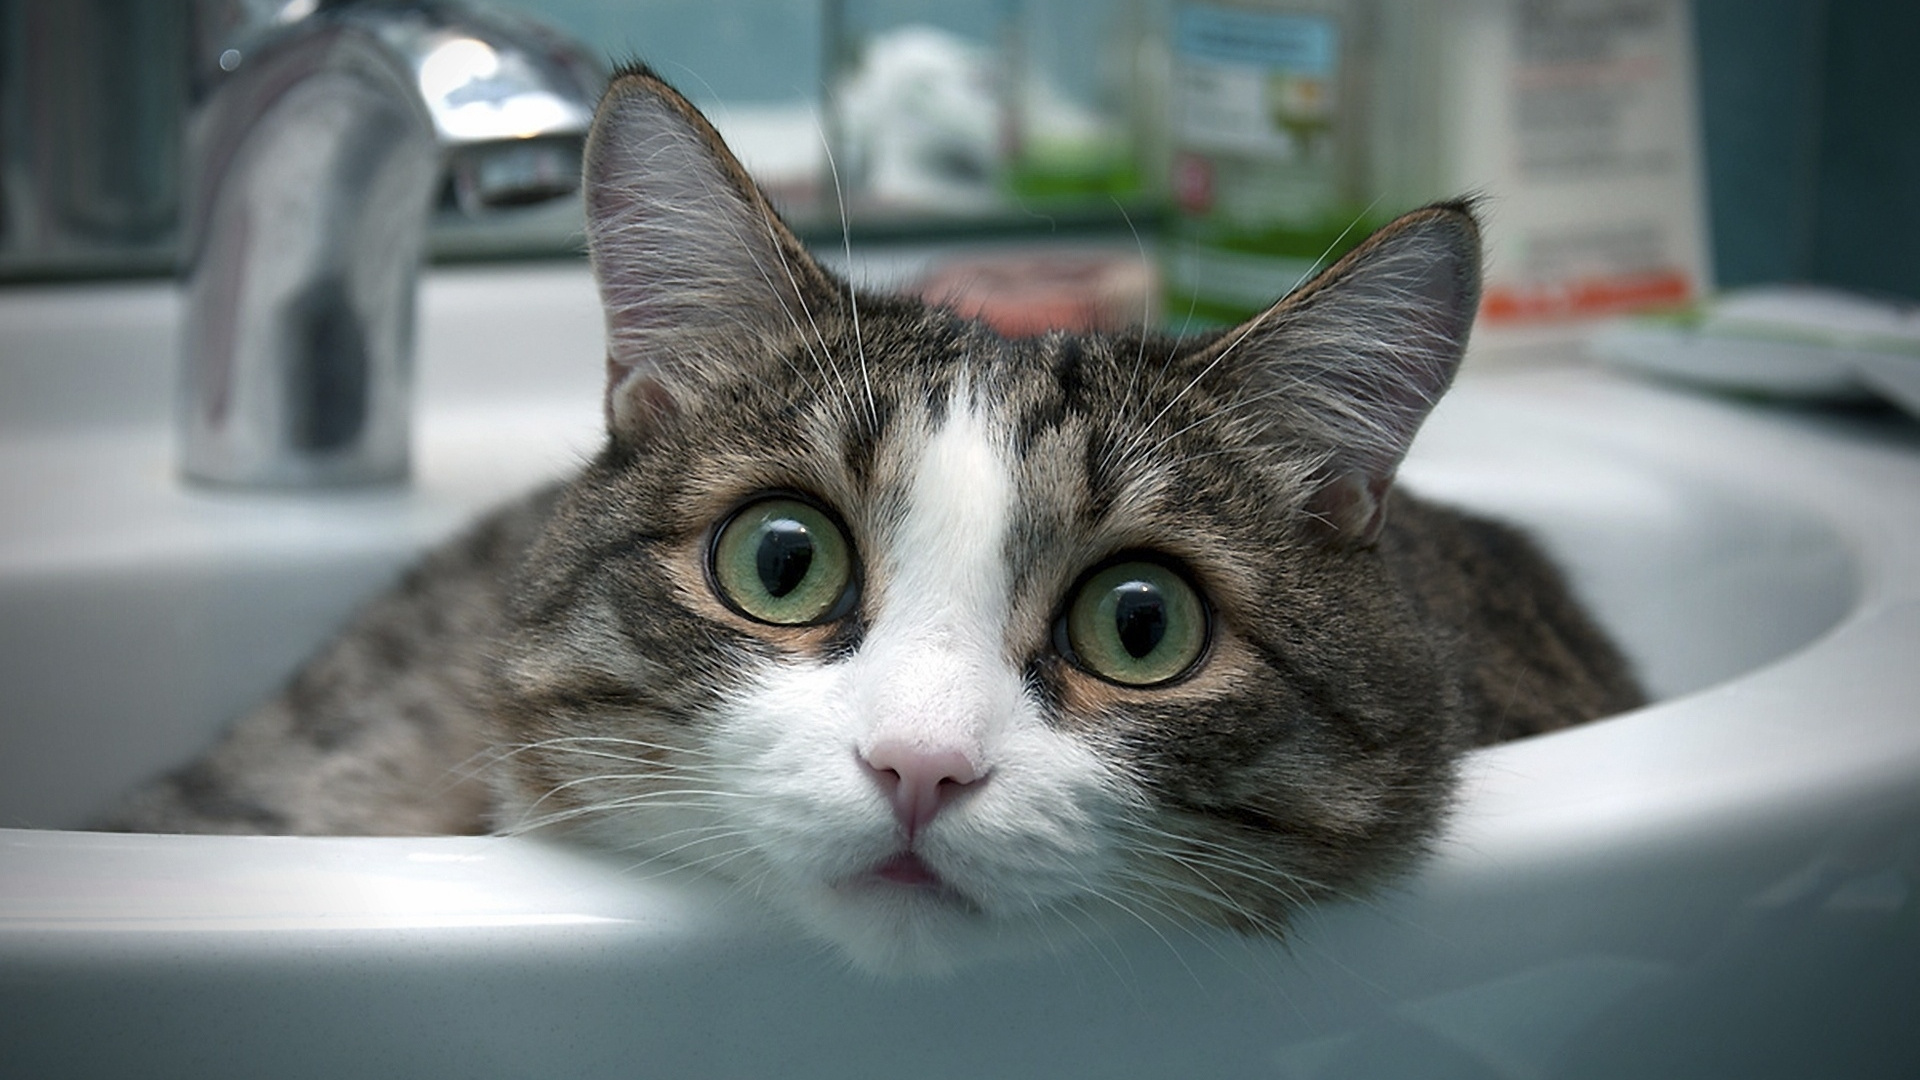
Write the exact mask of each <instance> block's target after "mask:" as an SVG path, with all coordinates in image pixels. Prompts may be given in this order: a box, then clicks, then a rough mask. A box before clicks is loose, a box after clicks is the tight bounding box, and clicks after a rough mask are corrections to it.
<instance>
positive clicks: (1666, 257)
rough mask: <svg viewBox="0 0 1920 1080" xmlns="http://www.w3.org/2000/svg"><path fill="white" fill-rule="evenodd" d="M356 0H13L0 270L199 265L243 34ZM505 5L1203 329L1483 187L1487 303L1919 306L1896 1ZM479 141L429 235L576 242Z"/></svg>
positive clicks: (823, 174)
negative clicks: (1803, 291) (1755, 296)
mask: <svg viewBox="0 0 1920 1080" xmlns="http://www.w3.org/2000/svg"><path fill="white" fill-rule="evenodd" d="M355 6H358V7H368V6H371V7H382V6H386V7H392V6H395V5H390V4H382V3H380V2H379V0H373V2H372V3H371V4H360V5H352V4H346V5H342V4H336V3H326V2H316V0H291V2H288V0H197V2H196V0H5V2H4V3H0V203H3V204H4V213H3V214H0V280H4V281H9V282H30V281H47V280H59V279H68V278H76V277H81V278H98V277H127V276H155V275H168V274H173V273H176V272H177V271H178V270H179V268H180V266H181V263H182V260H183V258H184V257H185V256H184V255H183V253H182V250H181V246H182V245H181V236H182V234H183V228H184V225H183V223H184V221H185V219H186V214H187V211H186V208H185V207H186V202H187V199H186V195H185V193H186V192H187V191H188V190H189V188H190V186H191V180H190V175H191V171H192V169H193V167H194V166H193V151H192V135H191V131H192V129H193V126H194V123H195V117H196V114H197V111H198V110H200V109H202V108H203V107H204V105H205V102H206V101H207V100H208V98H209V97H211V96H212V95H213V91H214V90H215V89H216V88H217V87H218V85H219V82H220V80H221V79H222V78H224V77H226V76H227V75H228V74H229V72H230V70H231V69H230V67H229V65H232V66H239V65H240V64H241V63H242V61H243V59H244V56H245V55H246V54H247V52H248V50H249V49H251V48H253V47H254V45H255V44H256V43H258V42H260V41H263V40H268V39H269V38H270V37H271V35H272V34H273V33H277V32H280V31H282V30H284V28H285V27H287V26H291V25H294V24H297V23H299V22H300V21H301V20H303V19H312V18H316V17H322V16H325V15H327V14H328V13H329V12H334V11H338V10H340V9H342V8H346V7H355ZM416 6H421V5H416ZM425 6H434V5H425ZM439 6H445V5H439ZM490 7H492V8H494V9H496V10H498V9H505V10H506V11H507V12H508V13H510V14H512V15H514V16H523V17H526V18H530V19H532V20H535V21H537V22H538V23H540V24H544V26H545V27H546V28H548V29H550V30H551V31H552V32H553V34H554V35H555V38H554V40H556V41H559V40H568V41H571V42H573V43H575V45H577V47H578V48H579V49H580V50H581V51H582V53H583V54H585V55H587V56H589V57H590V58H591V61H592V62H593V64H595V65H598V66H599V70H601V71H602V72H604V70H606V68H607V67H608V66H610V65H612V64H617V63H623V62H627V61H630V60H635V59H639V60H644V61H645V62H647V63H649V64H651V65H652V66H653V67H655V68H656V69H657V70H659V71H660V72H661V73H662V74H663V75H664V76H665V77H667V78H668V79H669V81H672V82H674V83H675V84H676V85H678V86H679V87H681V88H682V89H683V90H684V91H685V92H686V93H687V94H688V95H689V96H690V97H691V98H692V99H693V100H694V101H695V102H696V103H697V104H699V105H700V106H702V107H703V108H705V109H707V110H709V111H710V113H711V115H712V117H713V118H714V120H715V122H716V123H717V125H718V126H719V127H720V128H721V130H722V132H723V133H724V134H725V135H726V136H727V137H728V139H729V141H730V142H731V143H732V144H733V145H734V146H735V148H736V150H737V151H738V152H739V153H740V154H741V156H742V158H743V159H744V160H745V161H746V162H747V163H748V165H749V167H750V168H751V169H752V170H753V171H754V172H755V174H756V176H758V177H759V178H760V179H761V181H762V183H763V184H764V185H765V186H766V187H767V188H768V189H769V190H770V192H772V193H773V195H774V197H775V199H776V201H777V202H778V203H779V205H781V206H782V208H783V209H784V211H785V212H786V213H787V215H788V216H789V217H790V218H791V219H792V220H793V221H794V223H795V224H796V226H797V227H798V228H799V229H800V231H801V232H802V234H803V235H804V236H806V237H807V238H809V239H810V240H812V241H814V242H815V243H816V244H822V245H826V244H833V245H837V244H838V243H839V242H840V241H841V240H842V238H843V235H847V236H850V237H851V239H852V240H853V241H855V242H858V243H863V244H864V243H874V244H880V243H897V242H919V243H924V242H927V241H935V242H946V243H951V242H956V241H959V242H965V241H970V240H984V239H994V240H1019V239H1022V238H1033V239H1044V240H1047V241H1050V242H1052V241H1059V240H1062V239H1065V240H1068V241H1073V240H1076V239H1081V238H1090V239H1092V240H1095V241H1098V240H1101V239H1103V238H1104V239H1106V240H1112V239H1113V238H1114V237H1116V236H1118V237H1126V238H1129V239H1128V240H1127V243H1129V244H1133V245H1134V246H1136V248H1137V249H1140V250H1151V251H1153V252H1154V253H1155V255H1154V258H1153V259H1151V260H1149V262H1150V267H1151V270H1152V271H1153V272H1154V273H1155V274H1156V275H1157V278H1158V284H1154V285H1151V286H1148V287H1149V288H1151V289H1152V290H1153V291H1154V293H1155V295H1156V297H1157V299H1158V301H1159V302H1160V304H1161V310H1162V311H1163V312H1164V313H1165V315H1166V316H1167V317H1168V318H1169V319H1175V318H1178V319H1179V320H1180V321H1181V324H1182V325H1192V324H1196V323H1201V324H1204V323H1205V322H1208V321H1221V320H1225V319H1230V318H1235V317H1239V316H1240V315H1242V314H1244V313H1245V311H1247V310H1251V309H1252V308H1253V307H1255V306H1258V304H1259V303H1260V302H1261V300H1260V298H1261V297H1265V298H1268V299H1270V298H1271V297H1272V296H1273V295H1275V294H1276V292H1278V291H1284V288H1285V287H1287V286H1288V285H1289V284H1290V283H1291V282H1293V281H1297V280H1298V278H1299V275H1300V273H1301V272H1302V271H1303V269H1304V268H1306V267H1310V266H1311V265H1313V263H1314V262H1315V261H1316V260H1319V259H1321V258H1323V257H1324V256H1327V255H1329V254H1330V253H1333V252H1336V251H1337V250H1339V249H1340V247H1341V246H1342V245H1344V244H1350V243H1351V242H1353V241H1354V240H1357V239H1358V238H1359V236H1360V235H1363V234H1364V232H1365V231H1366V227H1369V226H1372V225H1375V224H1378V223H1379V222H1380V221H1383V220H1385V219H1386V218H1388V217H1390V216H1391V215H1392V214H1393V213H1395V212H1397V211H1400V210H1403V209H1406V208H1408V207H1411V206H1415V205H1419V204H1421V203H1424V202H1426V201H1429V200H1432V199H1436V198H1443V197H1449V196H1452V195H1457V194H1461V193H1465V192H1471V193H1474V194H1476V195H1478V196H1480V197H1481V199H1482V204H1481V205H1482V208H1483V212H1484V213H1485V214H1486V216H1487V217H1488V218H1489V220H1490V223H1491V228H1492V235H1491V237H1490V250H1491V257H1490V283H1489V293H1488V301H1487V303H1488V307H1487V310H1486V312H1485V314H1486V315H1487V316H1488V318H1489V320H1490V321H1491V322H1492V323H1494V324H1495V326H1496V328H1497V327H1498V326H1500V325H1503V324H1506V325H1512V326H1524V325H1526V324H1529V323H1552V322H1555V321H1557V320H1564V319H1566V318H1569V317H1579V316H1583V315H1591V314H1605V313H1612V312H1615V311H1619V310H1629V309H1633V308H1638V307H1646V306H1660V305H1663V304H1674V303H1678V302H1683V301H1685V300H1688V299H1691V298H1694V297H1696V296H1698V295H1700V294H1702V293H1704V292H1706V291H1708V290H1710V289H1712V288H1715V287H1720V288H1725V287H1732V286H1740V285H1747V284H1754V283H1763V282H1815V283H1825V284H1830V285H1836V286H1842V287H1847V288H1851V289H1856V290H1862V291H1865V292H1868V293H1871V294H1876V295H1883V296H1890V297H1896V298H1920V197H1917V196H1920V65H1916V64H1915V63H1914V62H1913V60H1912V57H1911V53H1912V49H1913V46H1914V44H1915V43H1916V42H1920V4H1914V3H1911V2H1904V0H1693V2H1692V3H1688V2H1686V0H1270V2H1262V0H1210V2H1206V3H1199V2H1187V0H996V2H992V3H980V4H958V3H951V2H947V3H936V2H930V0H537V2H536V0H522V2H517V3H512V4H494V5H490ZM557 47H558V46H556V48H557ZM556 145H562V144H556ZM562 148H563V149H564V146H563V147H562ZM456 157H457V155H453V154H449V158H448V166H447V171H448V179H447V182H446V183H445V184H443V185H442V188H441V193H440V195H439V196H438V199H439V209H438V210H437V211H436V214H435V216H434V221H433V227H432V235H431V240H430V244H429V248H430V251H431V253H432V255H433V257H434V258H437V259H440V260H459V259H482V258H484V259H499V258H577V257H579V254H580V250H581V236H580V225H579V211H578V209H577V199H575V198H574V197H572V194H571V188H570V186H569V185H568V184H567V183H565V182H564V177H563V178H562V181H561V182H554V181H553V180H552V178H551V176H549V177H548V180H547V181H546V182H545V186H544V187H541V186H538V185H536V186H534V187H533V188H527V189H523V188H515V189H513V191H512V192H509V193H508V194H505V195H501V196H499V197H497V198H493V199H492V200H490V201H489V200H485V199H482V200H480V201H478V202H476V200H475V198H473V197H472V194H471V191H469V190H467V189H463V188H461V186H460V182H461V181H460V178H459V177H458V176H457V175H456V174H457V173H458V170H457V169H456V168H455V165H456V164H457V162H456V160H455V159H456ZM536 166H537V167H538V168H541V169H546V170H547V171H548V173H551V171H552V170H553V169H554V168H555V167H556V166H554V165H553V163H552V162H550V161H548V162H537V163H535V165H532V166H529V165H526V164H525V163H524V162H522V163H521V164H520V165H519V166H518V167H520V168H522V169H525V168H534V167H536ZM543 175H546V174H543ZM469 179H470V178H469ZM469 187H471V184H469ZM529 192H530V193H529ZM1133 236H1138V237H1140V239H1139V240H1138V241H1137V242H1136V241H1133V240H1132V239H1130V238H1131V237H1133ZM1096 246H1097V245H1096ZM1074 269H1075V268H1073V267H1062V266H1060V265H1055V266H1054V267H1052V272H1054V273H1056V274H1059V273H1066V272H1069V271H1074ZM1081 269H1084V270H1085V271H1086V272H1087V273H1096V274H1097V273H1101V272H1104V269H1103V268H1102V267H1099V266H1093V267H1091V268H1090V269H1088V268H1081ZM980 273H981V271H979V270H978V269H977V268H976V269H975V270H974V271H973V274H974V278H975V279H978V277H979V276H980ZM1276 286H1277V287H1276ZM1137 313H1138V310H1137V308H1135V309H1134V311H1133V314H1134V315H1136V316H1137Z"/></svg>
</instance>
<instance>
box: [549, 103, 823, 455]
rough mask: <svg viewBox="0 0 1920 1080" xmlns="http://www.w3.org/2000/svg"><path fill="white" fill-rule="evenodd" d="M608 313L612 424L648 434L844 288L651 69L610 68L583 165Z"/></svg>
mask: <svg viewBox="0 0 1920 1080" xmlns="http://www.w3.org/2000/svg"><path fill="white" fill-rule="evenodd" d="M582 173H583V177H582V180H583V187H584V189H585V194H586V203H587V247H588V251H589V253H590V254H591V255H592V258H593V271H594V276H595V277H596V278H598V280H599V284H600V298H601V302H602V304H603V305H604V307H605V308H606V316H607V399H606V411H607V425H608V428H609V431H610V432H611V434H612V435H613V436H614V437H615V438H616V439H622V438H624V439H627V440H630V441H644V440H645V439H646V438H647V437H648V435H649V434H650V433H651V432H652V431H653V430H654V429H655V427H657V425H659V424H661V423H663V422H666V421H668V420H670V419H671V418H672V417H673V416H674V415H675V414H676V413H678V412H680V411H681V410H682V409H683V408H684V407H685V406H686V404H687V403H688V401H689V400H690V399H692V398H693V397H696V396H698V395H699V394H701V393H702V392H703V391H704V390H705V389H706V388H708V387H710V386H712V385H714V384H716V383H717V382H718V381H719V380H721V379H723V378H725V377H728V376H733V375H737V374H738V373H739V372H740V371H741V370H742V369H743V367H748V366H750V365H754V364H757V363H763V362H768V361H769V360H770V358H771V357H774V356H777V355H780V354H783V353H784V352H785V351H786V350H787V349H789V348H791V347H793V345H794V343H795V339H796V338H797V337H798V336H800V335H801V334H802V333H803V330H802V327H803V326H811V325H812V314H811V313H817V312H818V311H819V309H820V306H821V305H824V304H830V303H833V302H835V301H834V298H835V297H836V296H837V294H838V286H837V284H836V283H835V282H834V280H833V279H832V278H831V277H830V276H829V275H828V274H827V273H826V272H825V271H824V270H822V269H821V268H820V266H819V264H818V263H816V262H814V260H813V258H812V257H811V256H810V255H808V254H807V252H806V249H805V248H804V247H802V246H801V244H800V241H799V240H798V239H797V238H795V236H794V235H793V233H792V232H791V231H790V230H789V229H788V228H787V226H786V225H785V223H783V222H782V221H781V220H780V216H779V215H778V214H777V213H775V212H774V210H773V207H772V206H771V205H770V204H769V203H768V202H767V199H766V196H765V195H764V194H762V193H761V191H760V189H759V188H758V187H757V186H756V185H755V184H754V182H753V180H752V179H751V178H750V177H748V175H747V171H746V169H744V168H742V167H741V165H740V162H739V160H738V159H736V158H735V157H734V156H733V154H732V153H731V152H729V151H728V149H727V147H726V144H725V143H724V142H722V141H721V139H720V135H719V133H718V132H716V131H715V130H714V128H713V125H712V124H710V123H708V122H707V119H706V117H704V116H702V115H700V112H699V110H697V109H695V108H694V107H693V105H692V104H691V103H689V102H688V101H687V99H686V98H684V97H682V96H681V95H680V94H679V93H678V92H677V91H675V90H674V89H673V88H672V87H670V86H668V85H667V84H666V83H664V82H662V81H661V80H660V79H659V78H658V77H657V76H655V75H654V74H653V73H652V72H650V71H647V70H646V69H644V68H633V69H630V70H627V71H624V72H621V73H620V74H618V75H616V76H615V77H614V80H613V82H612V84H611V85H610V86H609V87H608V88H607V92H606V95H605V96H604V97H603V98H602V99H601V102H600V108H599V111H598V112H597V113H596V114H595V115H594V120H593V129H592V131H591V132H590V133H589V135H588V136H587V147H586V157H585V161H584V163H583V166H582Z"/></svg>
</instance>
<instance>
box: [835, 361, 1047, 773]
mask: <svg viewBox="0 0 1920 1080" xmlns="http://www.w3.org/2000/svg"><path fill="white" fill-rule="evenodd" d="M993 435H994V433H993V432H992V431H991V430H990V429H989V427H988V425H987V424H986V422H985V421H984V420H983V419H982V418H981V417H980V416H979V414H977V413H975V412H974V411H973V410H972V409H971V408H970V407H968V405H967V404H966V402H965V400H964V398H962V397H961V396H960V395H958V394H956V396H955V399H954V401H953V402H952V404H951V406H950V408H949V410H948V413H947V422H946V424H945V425H944V426H942V427H941V428H940V430H939V431H938V432H937V433H935V434H934V436H933V438H932V439H930V440H928V443H927V446H926V450H925V452H924V453H923V455H922V457H921V460H920V464H919V468H918V470H917V471H916V473H915V476H914V481H913V488H912V491H911V493H910V496H909V500H908V509H907V513H906V517H905V519H904V520H903V521H902V522H901V523H900V525H899V527H898V528H897V529H896V530H895V531H894V532H893V535H892V536H891V537H889V538H888V539H887V545H886V549H885V550H884V551H883V552H878V553H876V555H877V556H878V558H879V559H880V560H881V561H882V567H881V569H882V571H883V572H882V573H881V574H878V575H876V576H877V577H879V578H880V582H881V589H882V590H883V591H882V592H881V593H880V594H879V595H877V596H875V597H874V598H873V600H874V601H875V603H874V610H875V612H876V616H875V619H874V622H873V624H872V626H871V627H869V629H868V632H867V635H866V641H865V644H864V646H863V647H862V649H861V650H860V654H859V655H858V657H856V658H855V659H854V661H853V667H854V669H855V670H854V671H853V673H852V674H853V686H854V687H855V688H856V694H857V696H858V697H857V701H856V703H855V707H856V710H857V712H858V713H859V715H860V716H861V717H862V719H863V720H864V721H865V726H866V730H865V731H864V732H862V734H861V740H860V747H859V749H861V750H862V751H864V750H867V749H869V748H871V747H872V746H873V744H874V743H876V742H880V741H889V740H890V741H902V742H906V743H908V744H911V745H913V746H916V747H919V748H921V749H927V750H935V749H938V750H954V751H958V752H960V753H962V754H964V755H966V757H967V758H968V760H969V761H971V762H972V763H973V765H974V766H975V768H976V770H977V771H979V772H981V773H982V774H984V773H985V772H986V771H987V770H988V769H990V768H991V766H992V762H991V761H989V760H987V755H988V754H989V752H990V748H991V746H992V744H993V742H994V741H995V738H996V736H997V735H999V734H1000V732H1001V730H1002V729H1003V728H1004V726H1005V724H1006V723H1007V721H1008V719H1009V718H1010V717H1011V716H1012V714H1013V713H1014V712H1015V710H1016V709H1017V708H1018V705H1019V699H1020V694H1021V685H1020V677H1019V674H1018V672H1016V671H1014V670H1013V668H1012V667H1011V666H1010V665H1009V663H1008V661H1007V659H1006V649H1005V644H1004V642H1005V636H1006V629H1007V625H1006V624H1007V610H1008V599H1007V592H1008V573H1007V563H1006V554H1005V544H1006V532H1007V523H1008V519H1009V516H1010V514H1011V509H1012V500H1013V483H1012V479H1011V476H1010V475H1009V471H1008V468H1007V464H1006V459H1005V454H1004V451H1003V449H1002V446H1001V443H1000V442H999V441H998V440H996V439H995V438H994V437H993Z"/></svg>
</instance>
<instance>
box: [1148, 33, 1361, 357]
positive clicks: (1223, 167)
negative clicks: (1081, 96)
mask: <svg viewBox="0 0 1920 1080" xmlns="http://www.w3.org/2000/svg"><path fill="white" fill-rule="evenodd" d="M1365 15H1366V13H1365V12H1364V11H1363V10H1362V9H1361V4H1360V3H1359V2H1358V0H1182V2H1180V3H1177V4H1176V5H1175V7H1174V10H1173V19H1172V26H1171V37H1170V42H1171V48H1170V52H1171V55H1172V60H1173V86H1172V100H1171V102H1170V108H1171V138H1172V150H1173V154H1172V163H1171V168H1172V176H1171V178H1170V182H1169V187H1170V196H1171V200H1172V209H1173V215H1172V219H1171V223H1170V228H1169V238H1170V240H1171V243H1170V244H1169V245H1168V251H1167V265H1166V277H1167V305H1166V313H1167V316H1168V318H1169V319H1170V320H1172V321H1173V322H1174V323H1175V325H1177V326H1178V325H1192V326H1200V325H1206V324H1215V323H1231V322H1238V321H1240V320H1242V319H1244V318H1246V317H1248V316H1250V315H1252V314H1254V313H1256V312H1258V311H1260V310H1261V309H1263V308H1265V307H1266V306H1267V305H1269V304H1271V303H1272V302H1273V301H1274V299H1275V298H1276V297H1278V296H1280V295H1282V294H1284V293H1286V292H1287V291H1289V290H1290V289H1292V288H1293V287H1294V286H1295V285H1296V284H1298V283H1299V282H1300V281H1301V280H1302V279H1304V278H1305V277H1307V276H1309V275H1310V273H1311V272H1312V270H1313V268H1314V267H1315V265H1316V264H1317V263H1318V262H1320V260H1322V259H1324V258H1327V257H1330V256H1331V255H1333V254H1334V253H1336V252H1337V251H1338V250H1340V249H1342V246H1343V244H1349V242H1358V240H1360V239H1361V238H1363V237H1365V236H1366V234H1367V232H1368V231H1369V229H1370V226H1371V225H1372V224H1375V223H1376V222H1375V220H1374V219H1375V217H1376V216H1377V215H1376V213H1375V211H1377V210H1378V209H1380V208H1379V207H1376V206H1370V205H1369V204H1370V202H1371V201H1372V200H1371V198H1370V196H1369V195H1368V194H1367V188H1368V179H1367V175H1368V171H1369V164H1370V163H1369V161H1368V157H1369V155H1368V153H1367V151H1368V148H1369V147H1368V138H1367V132H1366V121H1367V106H1368V97H1369V96H1370V94H1369V88H1368V87H1367V86H1366V85H1365V76H1366V74H1367V72H1368V68H1369V63H1368V58H1367V57H1366V56H1365V55H1364V54H1365V51H1366V48H1367V46H1368V45H1369V44H1370V42H1369V41H1368V40H1367V38H1368V31H1369V30H1370V27H1369V26H1368V25H1367V20H1366V18H1365ZM1388 209H1389V210H1391V209H1398V208H1397V207H1394V208H1388Z"/></svg>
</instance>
